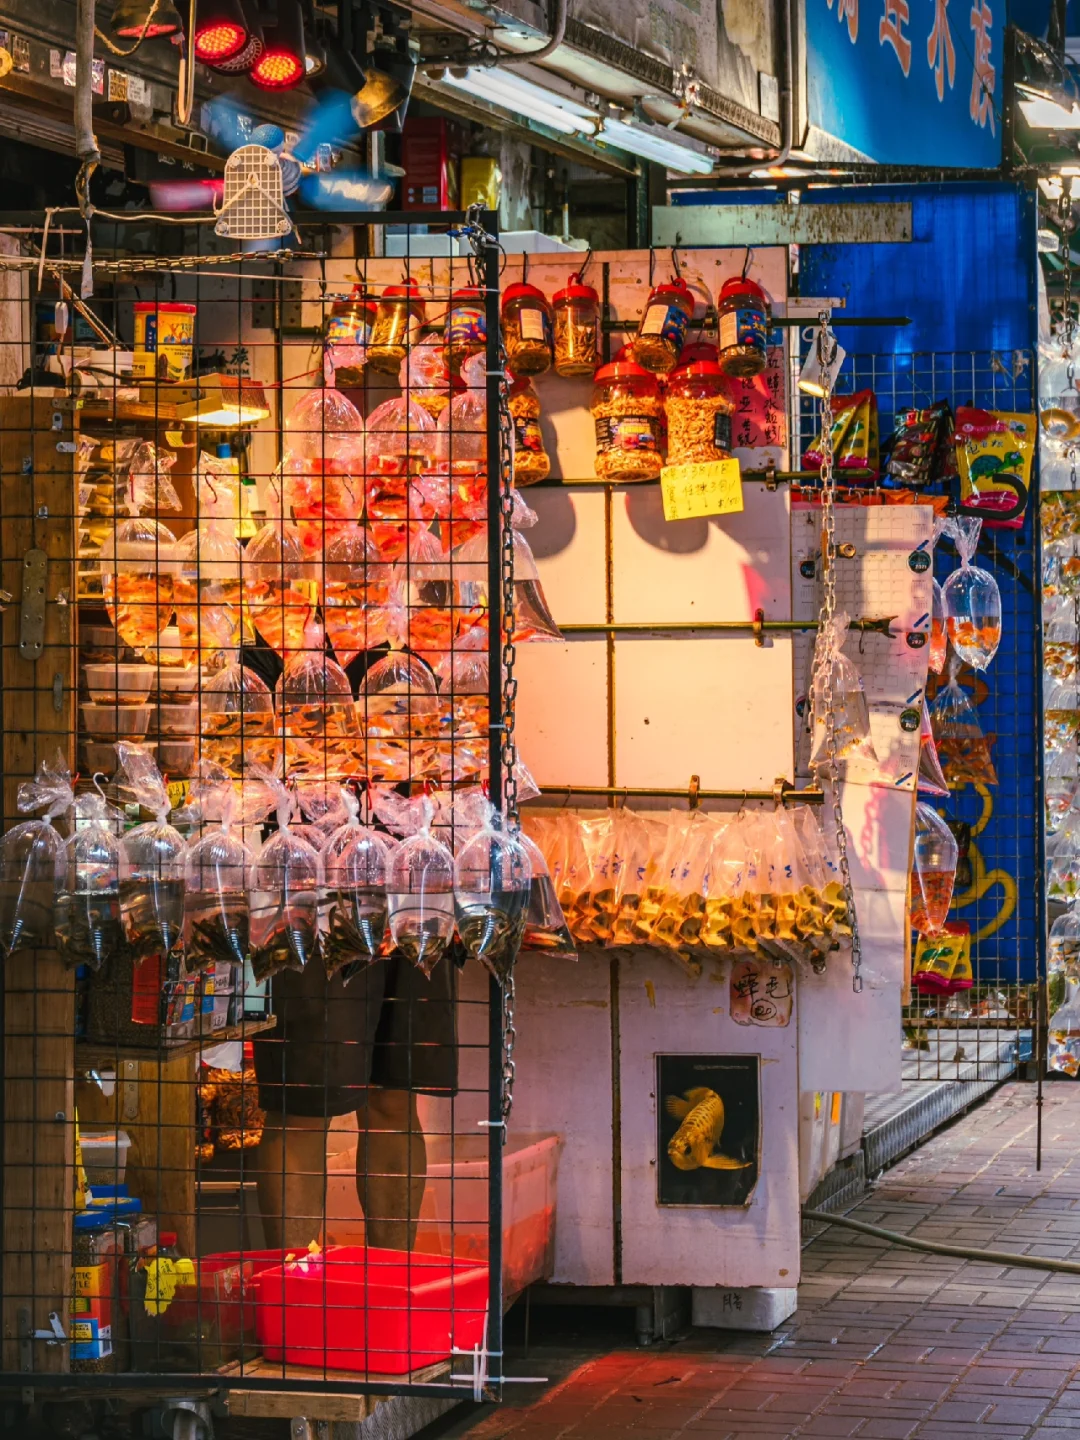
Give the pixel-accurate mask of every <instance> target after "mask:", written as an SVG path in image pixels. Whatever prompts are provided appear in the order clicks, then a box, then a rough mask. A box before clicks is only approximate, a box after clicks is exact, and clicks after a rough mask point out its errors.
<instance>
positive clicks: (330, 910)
mask: <svg viewBox="0 0 1080 1440" xmlns="http://www.w3.org/2000/svg"><path fill="white" fill-rule="evenodd" d="M340 796H341V803H342V806H343V808H344V810H345V812H346V819H345V821H344V823H343V824H341V825H339V826H338V827H337V828H336V829H335V830H333V831H332V832H331V833H330V835H329V836H328V837H327V840H326V843H325V844H324V846H323V848H322V853H321V860H322V876H323V890H322V898H321V901H320V905H319V929H320V932H321V934H322V956H323V964H324V966H325V967H326V976H327V979H331V978H333V976H334V975H337V974H339V973H340V974H341V976H342V979H343V981H344V982H345V983H346V984H348V982H349V981H350V980H351V979H353V977H354V976H356V975H358V974H359V973H360V971H361V970H363V969H364V968H365V967H366V966H368V965H371V964H373V963H374V962H375V961H376V960H377V959H378V958H379V956H380V955H381V954H382V953H383V949H384V942H385V940H386V936H387V928H388V922H389V900H388V898H387V884H388V883H389V877H390V855H391V850H390V846H389V845H388V844H387V841H386V837H385V836H383V835H380V834H379V833H378V831H376V830H372V829H370V828H368V827H367V826H366V825H361V823H360V802H359V800H358V799H357V798H356V795H355V794H354V792H353V790H352V789H351V787H349V786H343V787H341V791H340Z"/></svg>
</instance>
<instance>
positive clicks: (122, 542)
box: [98, 511, 179, 661]
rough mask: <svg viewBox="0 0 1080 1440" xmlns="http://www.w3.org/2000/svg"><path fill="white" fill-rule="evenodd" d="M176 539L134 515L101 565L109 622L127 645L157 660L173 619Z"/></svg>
mask: <svg viewBox="0 0 1080 1440" xmlns="http://www.w3.org/2000/svg"><path fill="white" fill-rule="evenodd" d="M177 543H178V542H177V539H176V536H175V535H174V534H173V532H172V531H171V530H170V529H169V527H168V526H167V525H162V524H161V522H160V521H158V520H151V519H150V518H149V517H147V516H144V515H140V514H138V513H137V512H136V511H133V512H132V514H131V515H129V517H128V518H127V519H126V520H120V521H117V522H116V523H115V528H113V529H110V531H109V533H108V534H107V535H106V536H105V540H104V542H103V544H102V546H101V552H100V556H99V560H98V565H99V570H100V574H101V592H102V596H103V597H104V600H105V609H106V610H107V611H108V614H109V619H110V620H111V621H112V623H113V625H114V626H115V627H116V633H117V634H118V635H119V636H120V639H121V640H122V641H123V642H124V644H125V645H130V646H131V648H132V649H133V650H135V651H136V652H137V653H138V654H141V655H144V656H145V657H146V658H147V659H148V660H151V661H152V660H153V659H154V658H155V655H156V652H157V646H158V643H159V641H160V637H161V632H162V631H163V630H164V629H165V628H166V627H167V625H168V624H169V621H170V620H171V619H172V614H173V609H174V605H175V593H174V592H175V583H176V573H177V570H178V568H179V561H178V556H177Z"/></svg>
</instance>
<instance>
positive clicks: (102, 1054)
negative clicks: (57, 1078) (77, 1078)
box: [75, 1015, 277, 1070]
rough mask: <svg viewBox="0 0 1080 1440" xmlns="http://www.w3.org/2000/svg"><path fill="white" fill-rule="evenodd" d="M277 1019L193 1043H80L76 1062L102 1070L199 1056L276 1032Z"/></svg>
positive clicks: (216, 1033)
mask: <svg viewBox="0 0 1080 1440" xmlns="http://www.w3.org/2000/svg"><path fill="white" fill-rule="evenodd" d="M276 1024H277V1016H276V1015H269V1016H267V1018H266V1019H265V1020H246V1021H245V1022H244V1023H243V1024H242V1025H228V1026H226V1028H225V1029H224V1030H208V1031H207V1032H206V1033H205V1034H204V1035H197V1036H196V1037H195V1038H194V1039H192V1040H177V1041H175V1042H172V1043H166V1042H162V1044H160V1045H105V1044H100V1045H99V1044H95V1043H94V1042H92V1041H80V1042H79V1043H78V1044H77V1045H76V1046H75V1059H76V1061H77V1062H78V1064H79V1066H80V1068H86V1069H93V1070H102V1069H112V1068H113V1067H114V1066H116V1065H117V1064H119V1063H120V1062H122V1061H124V1060H148V1061H153V1062H154V1063H158V1062H160V1061H167V1060H176V1059H177V1058H178V1057H180V1056H182V1055H198V1054H199V1053H200V1052H201V1051H203V1050H209V1049H210V1048H211V1046H213V1045H223V1044H224V1043H225V1041H226V1040H250V1039H251V1038H252V1037H253V1036H255V1035H261V1034H262V1033H263V1031H265V1030H272V1029H273V1028H274V1026H275V1025H276Z"/></svg>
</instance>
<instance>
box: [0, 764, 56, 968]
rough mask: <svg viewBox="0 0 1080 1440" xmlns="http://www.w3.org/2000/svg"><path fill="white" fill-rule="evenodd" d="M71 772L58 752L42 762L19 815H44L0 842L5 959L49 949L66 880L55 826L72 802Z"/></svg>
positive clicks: (21, 795) (27, 783)
mask: <svg viewBox="0 0 1080 1440" xmlns="http://www.w3.org/2000/svg"><path fill="white" fill-rule="evenodd" d="M74 799H75V796H74V792H73V790H72V785H71V772H70V771H69V769H68V767H67V761H66V760H65V759H64V757H63V755H62V754H61V752H60V751H59V750H57V751H56V752H55V755H54V756H53V758H52V760H43V761H42V762H41V764H40V765H39V766H38V770H37V775H36V776H35V778H34V779H33V780H24V781H23V782H22V784H21V785H20V786H19V790H18V797H17V800H16V803H17V805H18V808H19V813H20V814H22V815H29V814H31V813H32V812H33V811H34V810H42V811H43V812H44V813H43V814H42V815H41V816H40V817H39V818H38V819H37V820H24V821H22V822H21V823H20V824H18V825H13V826H12V828H11V829H10V830H9V831H8V832H7V834H6V835H5V836H4V838H3V840H0V945H2V946H3V950H4V954H5V955H12V954H14V953H15V952H16V951H17V950H34V949H37V948H44V947H46V946H51V945H52V944H53V941H54V934H55V932H54V924H55V919H56V897H57V895H58V894H59V893H60V892H62V891H63V889H64V887H65V885H66V881H67V848H66V845H65V842H64V837H63V836H62V835H61V834H60V832H59V830H57V829H56V826H55V823H54V822H55V821H56V820H59V819H60V818H61V817H62V816H64V815H66V814H67V813H68V811H69V810H70V809H71V807H72V805H73V803H74Z"/></svg>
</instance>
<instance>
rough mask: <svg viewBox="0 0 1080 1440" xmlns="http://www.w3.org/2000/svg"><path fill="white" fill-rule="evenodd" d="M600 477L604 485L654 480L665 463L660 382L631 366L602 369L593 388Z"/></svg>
mask: <svg viewBox="0 0 1080 1440" xmlns="http://www.w3.org/2000/svg"><path fill="white" fill-rule="evenodd" d="M592 413H593V418H594V420H595V422H596V473H597V475H598V476H599V477H600V479H601V480H624V481H633V480H655V479H656V478H657V476H658V475H659V474H660V470H661V467H662V465H663V460H662V458H661V455H660V440H661V435H662V433H663V402H662V401H661V399H660V383H659V381H658V380H657V378H656V376H655V375H653V374H651V373H650V372H649V371H648V370H645V369H642V367H641V366H640V365H636V364H634V363H633V362H631V361H628V360H620V361H617V362H616V363H615V364H612V365H602V366H601V367H600V369H599V370H597V372H596V382H595V384H594V386H593V397H592Z"/></svg>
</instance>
